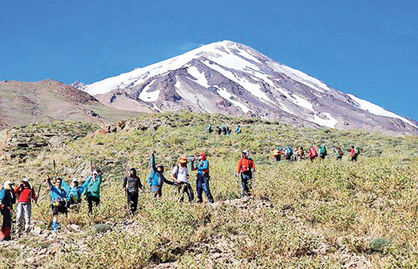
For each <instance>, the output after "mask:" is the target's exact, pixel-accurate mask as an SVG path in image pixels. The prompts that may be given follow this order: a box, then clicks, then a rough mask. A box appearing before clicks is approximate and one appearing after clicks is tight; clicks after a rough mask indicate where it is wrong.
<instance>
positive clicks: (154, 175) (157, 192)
mask: <svg viewBox="0 0 418 269" xmlns="http://www.w3.org/2000/svg"><path fill="white" fill-rule="evenodd" d="M151 169H152V172H151V174H150V175H149V177H148V179H147V183H148V184H150V186H151V192H152V193H153V195H154V198H157V197H161V196H162V195H163V193H162V190H163V184H164V183H167V184H169V185H174V182H172V181H169V180H167V179H166V178H165V177H164V166H162V165H158V166H157V165H155V155H154V152H152V153H151Z"/></svg>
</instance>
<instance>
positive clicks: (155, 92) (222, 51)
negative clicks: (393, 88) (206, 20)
mask: <svg viewBox="0 0 418 269" xmlns="http://www.w3.org/2000/svg"><path fill="white" fill-rule="evenodd" d="M83 87H84V85H83ZM84 89H85V91H87V92H88V93H90V94H91V95H95V96H100V97H101V98H98V99H99V100H100V101H101V102H103V103H104V104H105V105H108V106H116V105H118V107H119V108H120V107H121V106H122V107H123V105H124V104H127V105H126V106H125V107H124V108H123V109H125V110H135V111H136V110H138V106H137V105H134V106H132V103H130V102H126V100H125V102H123V103H122V102H121V99H122V97H123V98H130V99H132V100H136V101H137V102H138V105H139V106H144V107H146V108H147V109H149V110H151V111H157V112H165V111H181V110H190V111H199V112H207V113H227V114H233V115H241V114H246V115H247V116H253V117H260V118H266V119H279V120H280V121H282V122H285V123H290V124H296V125H303V126H310V127H329V128H341V129H353V128H358V129H369V130H374V131H383V132H387V133H395V134H408V133H413V134H416V133H418V131H417V126H416V123H415V122H413V121H410V120H407V119H405V118H403V117H401V116H399V115H396V114H394V113H392V112H389V111H387V110H385V109H383V108H381V107H379V106H377V105H374V104H372V103H370V102H367V101H365V100H361V99H359V98H357V97H355V96H353V95H347V94H344V93H342V92H340V91H337V90H334V89H332V88H330V87H329V86H327V85H326V84H325V83H323V82H322V81H320V80H318V79H316V78H313V77H311V76H309V75H307V74H305V73H303V72H301V71H298V70H296V69H293V68H290V67H288V66H285V65H283V64H280V63H277V62H275V61H274V60H272V59H270V58H268V57H267V56H265V55H263V54H261V53H259V52H257V51H256V50H254V49H252V48H250V47H248V46H245V45H242V44H239V43H235V42H231V41H222V42H216V43H212V44H209V45H206V46H202V47H200V48H197V49H195V50H192V51H189V52H187V53H185V54H183V55H180V56H177V57H174V58H171V59H168V60H165V61H162V62H159V63H155V64H152V65H149V66H146V67H143V68H138V69H135V70H133V71H131V72H128V73H124V74H121V75H119V76H115V77H111V78H107V79H104V80H102V81H98V82H95V83H93V84H90V85H87V86H85V87H84ZM128 104H129V105H128ZM134 107H135V108H134Z"/></svg>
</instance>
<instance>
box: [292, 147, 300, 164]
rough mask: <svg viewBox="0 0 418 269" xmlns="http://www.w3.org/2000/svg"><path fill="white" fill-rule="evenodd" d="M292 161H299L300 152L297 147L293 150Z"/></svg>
mask: <svg viewBox="0 0 418 269" xmlns="http://www.w3.org/2000/svg"><path fill="white" fill-rule="evenodd" d="M292 160H293V161H294V162H297V161H299V151H298V148H297V147H295V148H294V149H293V155H292Z"/></svg>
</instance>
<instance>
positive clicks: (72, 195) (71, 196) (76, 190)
mask: <svg viewBox="0 0 418 269" xmlns="http://www.w3.org/2000/svg"><path fill="white" fill-rule="evenodd" d="M91 179H92V176H89V177H88V178H87V180H86V181H85V182H84V183H83V185H81V186H80V185H79V182H78V179H76V178H75V179H73V181H72V185H71V186H70V185H68V184H67V182H65V180H63V181H62V183H61V184H62V187H63V188H64V190H65V192H66V193H67V198H66V199H67V201H68V207H72V206H74V205H78V204H79V203H80V202H81V195H82V193H83V191H84V190H85V189H86V187H87V185H88V184H89V183H90V181H91Z"/></svg>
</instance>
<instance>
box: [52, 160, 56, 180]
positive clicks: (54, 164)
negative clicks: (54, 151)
mask: <svg viewBox="0 0 418 269" xmlns="http://www.w3.org/2000/svg"><path fill="white" fill-rule="evenodd" d="M52 165H53V167H54V175H55V178H56V177H57V163H56V162H55V160H53V161H52Z"/></svg>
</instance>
